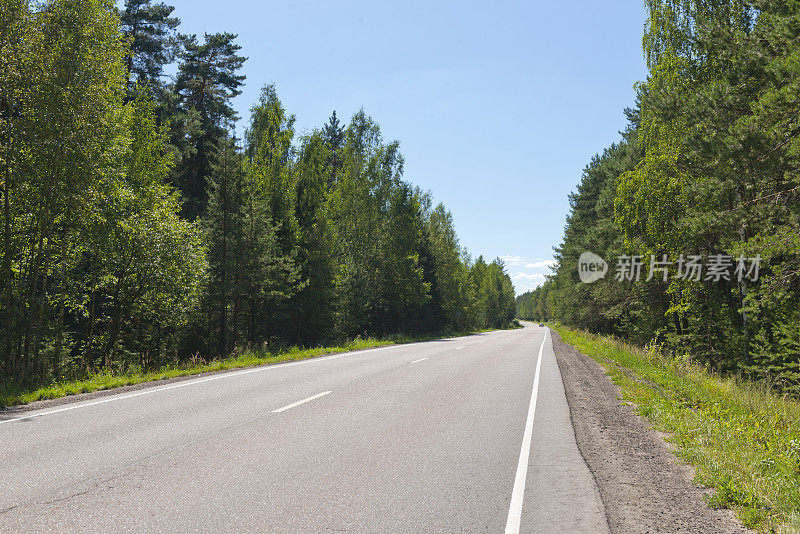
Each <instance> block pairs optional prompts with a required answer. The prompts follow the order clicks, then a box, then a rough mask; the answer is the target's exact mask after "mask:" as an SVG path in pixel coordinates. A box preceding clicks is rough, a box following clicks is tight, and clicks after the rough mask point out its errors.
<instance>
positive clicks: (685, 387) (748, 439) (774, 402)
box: [553, 326, 800, 534]
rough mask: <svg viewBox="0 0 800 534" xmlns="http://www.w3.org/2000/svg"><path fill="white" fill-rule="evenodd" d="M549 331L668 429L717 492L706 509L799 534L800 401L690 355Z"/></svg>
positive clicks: (698, 475) (678, 449) (702, 480)
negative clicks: (697, 361) (695, 361)
mask: <svg viewBox="0 0 800 534" xmlns="http://www.w3.org/2000/svg"><path fill="white" fill-rule="evenodd" d="M553 328H554V329H555V330H556V331H557V332H558V333H559V334H560V335H561V338H562V339H563V340H564V342H565V343H569V344H570V345H572V346H574V347H575V348H576V349H577V350H578V351H580V352H581V353H583V354H585V355H587V356H589V357H591V358H593V359H594V360H596V361H597V362H598V363H600V364H601V365H602V366H603V367H604V368H605V369H606V371H607V373H608V374H609V376H610V377H611V379H612V380H613V381H614V382H615V383H616V384H617V385H618V386H619V387H620V388H621V390H622V395H623V398H624V400H625V401H628V402H631V403H633V404H634V405H635V406H636V408H637V410H638V412H639V414H641V415H642V416H643V417H645V418H646V419H648V420H649V421H651V422H652V423H653V425H654V427H655V428H657V429H658V430H661V431H662V432H665V433H667V434H668V436H669V437H668V441H669V442H671V443H672V444H674V446H675V447H674V450H675V453H676V454H677V456H678V457H679V458H681V459H682V460H683V461H685V462H686V463H688V464H690V465H692V466H694V467H695V482H696V483H698V484H702V485H705V486H708V487H710V488H713V489H714V494H713V495H711V496H710V497H709V498H708V504H709V505H710V506H712V507H717V508H732V509H734V510H735V511H736V514H737V516H738V517H739V519H740V520H741V521H742V523H743V524H744V525H745V526H747V527H750V528H754V529H756V530H758V531H760V532H776V533H782V534H783V533H798V532H800V402H798V401H796V400H793V399H790V398H786V397H782V396H780V395H778V394H776V393H775V392H774V391H771V390H770V389H769V388H768V387H767V386H764V385H761V384H755V383H751V382H746V381H743V380H741V379H740V378H737V377H721V376H718V375H715V374H713V373H710V372H708V371H707V370H705V369H704V368H701V367H699V366H697V365H695V364H693V363H692V362H691V361H690V360H689V359H688V358H671V357H669V356H667V355H664V354H661V353H659V352H657V351H652V350H645V349H642V348H638V347H634V346H631V345H629V344H626V343H623V342H621V341H619V340H616V339H613V338H607V337H601V336H596V335H593V334H587V333H583V332H576V331H574V330H571V329H568V328H565V327H562V326H554V327H553Z"/></svg>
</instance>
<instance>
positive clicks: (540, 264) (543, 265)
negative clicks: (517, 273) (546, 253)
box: [525, 260, 556, 269]
mask: <svg viewBox="0 0 800 534" xmlns="http://www.w3.org/2000/svg"><path fill="white" fill-rule="evenodd" d="M555 264H556V260H534V262H533V263H529V264H527V265H526V266H525V268H526V269H549V268H550V267H552V266H553V265H555Z"/></svg>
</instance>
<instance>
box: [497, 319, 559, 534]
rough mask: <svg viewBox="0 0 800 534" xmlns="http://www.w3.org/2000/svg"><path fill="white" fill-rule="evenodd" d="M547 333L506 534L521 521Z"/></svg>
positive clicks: (516, 530) (515, 533) (512, 533)
mask: <svg viewBox="0 0 800 534" xmlns="http://www.w3.org/2000/svg"><path fill="white" fill-rule="evenodd" d="M548 331H549V329H548V330H545V332H544V338H543V339H542V346H541V347H539V359H538V360H537V361H536V374H535V375H534V377H533V391H532V392H531V403H530V406H529V407H528V420H527V421H525V433H524V434H523V436H522V449H521V450H520V452H519V463H518V464H517V475H516V477H515V478H514V491H513V492H512V493H511V506H510V507H509V509H508V520H507V521H506V534H518V533H519V528H520V521H521V520H522V500H523V498H524V497H525V479H526V478H527V476H528V458H529V457H530V453H531V439H532V437H533V417H534V414H535V413H536V397H537V395H538V394H539V373H540V371H541V368H542V353H543V352H544V343H545V341H547V332H548Z"/></svg>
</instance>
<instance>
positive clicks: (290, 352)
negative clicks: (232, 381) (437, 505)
mask: <svg viewBox="0 0 800 534" xmlns="http://www.w3.org/2000/svg"><path fill="white" fill-rule="evenodd" d="M510 328H515V326H513V325H512V326H510ZM488 331H490V330H481V331H477V332H440V333H437V334H429V335H424V336H401V335H396V336H391V337H387V338H382V339H375V338H367V339H360V338H359V339H355V340H353V341H350V342H348V343H345V344H342V345H338V346H329V347H315V348H310V349H308V348H299V347H291V348H287V349H280V350H275V351H266V350H265V351H245V352H241V353H239V354H234V355H232V356H230V357H228V358H224V359H218V360H213V361H211V362H204V361H202V360H200V361H198V362H193V363H186V364H184V365H180V366H168V367H163V368H161V369H158V370H156V371H150V372H128V373H122V374H118V373H113V372H110V371H102V372H99V373H97V374H94V375H91V376H89V377H87V378H85V379H83V380H72V381H63V382H57V383H54V384H51V385H48V386H45V387H38V388H31V389H24V388H19V387H9V386H5V387H0V407H3V406H17V405H20V404H28V403H29V402H34V401H38V400H45V399H57V398H61V397H67V396H69V395H77V394H79V393H91V392H93V391H100V390H105V389H114V388H119V387H123V386H130V385H133V384H142V383H144V382H155V381H159V380H167V379H170V378H176V377H180V376H189V375H197V374H202V373H210V372H215V371H224V370H226V369H237V368H243V367H256V366H260V365H270V364H276V363H282V362H288V361H296V360H306V359H309V358H317V357H319V356H325V355H329V354H337V353H341V352H350V351H354V350H363V349H370V348H375V347H382V346H386V345H399V344H404V343H414V342H418V341H430V340H434V339H441V338H445V337H460V336H468V335H471V334H476V333H480V332H488Z"/></svg>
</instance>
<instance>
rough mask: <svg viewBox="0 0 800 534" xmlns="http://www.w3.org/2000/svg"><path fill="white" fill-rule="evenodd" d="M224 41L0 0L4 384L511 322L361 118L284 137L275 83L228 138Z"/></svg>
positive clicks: (112, 5)
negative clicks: (242, 352)
mask: <svg viewBox="0 0 800 534" xmlns="http://www.w3.org/2000/svg"><path fill="white" fill-rule="evenodd" d="M236 39H237V37H236V35H233V34H231V33H225V32H221V33H206V34H204V35H203V36H200V37H198V36H197V35H185V34H182V33H181V32H180V20H179V18H178V17H177V16H176V14H175V13H174V8H173V7H171V6H169V5H166V4H164V3H156V2H154V1H153V0H127V1H125V2H124V4H120V5H119V6H118V5H117V3H116V2H114V1H113V0H49V1H44V2H32V1H29V0H0V173H1V174H0V180H2V182H1V183H2V229H1V230H0V234H1V235H2V237H0V256H2V263H0V301H1V302H2V317H0V340H1V341H0V343H2V345H0V353H2V358H1V359H0V381H2V382H3V383H4V385H8V384H16V385H19V386H25V387H34V386H36V385H38V384H48V383H51V382H54V381H59V380H69V379H80V378H81V377H85V376H89V375H91V374H92V373H96V372H99V371H100V370H105V371H108V372H114V373H125V372H130V371H131V370H140V371H146V370H148V369H154V368H159V367H160V366H165V365H178V364H181V363H185V362H187V361H192V360H193V359H196V358H205V359H207V360H209V359H213V358H222V357H225V356H227V355H228V354H231V353H232V352H234V351H236V350H239V349H241V348H255V349H258V348H259V347H269V346H274V345H290V344H294V345H299V346H318V345H320V344H324V343H327V342H334V341H337V340H346V339H352V338H355V337H358V336H384V335H391V334H395V333H406V334H423V333H437V332H446V331H451V332H455V331H458V332H464V331H473V330H476V329H485V328H497V327H504V326H506V325H507V324H509V322H510V321H512V320H513V319H514V315H515V295H514V289H513V286H512V284H511V280H510V278H509V276H508V275H507V274H506V271H505V266H504V265H503V263H502V262H501V261H499V260H495V261H492V262H487V261H485V260H484V259H483V257H478V258H477V259H473V258H471V257H470V255H469V254H468V253H467V251H466V250H464V249H463V248H462V247H461V245H460V244H459V239H458V236H457V235H456V232H455V228H454V223H453V217H452V215H451V213H450V212H449V211H448V210H447V209H446V208H445V207H444V206H443V205H442V204H436V205H435V203H434V201H433V199H432V195H431V194H430V193H428V192H425V191H421V190H420V189H419V188H417V187H415V186H413V185H412V184H411V183H410V182H408V181H407V180H406V179H405V177H404V172H403V170H404V159H403V155H402V153H401V151H400V145H399V143H398V142H397V141H388V140H386V139H384V137H383V135H382V134H381V129H380V126H379V125H378V124H377V123H376V122H375V121H374V120H373V119H372V118H370V117H369V116H368V115H367V114H366V113H365V112H364V111H359V112H357V113H355V114H354V115H353V116H352V117H351V118H350V119H349V121H348V122H346V123H343V122H340V119H339V117H337V115H336V112H335V111H334V112H333V113H332V114H331V116H330V119H329V120H328V121H327V123H325V124H324V125H322V126H320V127H319V128H317V129H315V130H313V131H312V132H310V133H303V134H300V133H298V132H297V131H296V129H295V115H293V114H291V113H290V112H289V111H288V110H286V109H285V107H284V105H283V104H282V102H281V100H280V99H279V97H278V93H277V90H276V87H275V85H272V84H269V85H265V86H264V87H263V90H262V91H261V95H260V98H259V99H258V101H257V102H254V103H252V107H251V109H250V116H249V117H248V118H247V122H246V129H245V130H244V131H245V134H244V135H243V137H241V138H239V137H237V135H236V132H237V129H236V124H237V121H238V120H239V117H238V116H237V114H236V112H235V110H234V108H233V104H232V101H233V99H234V98H235V97H237V96H238V95H239V94H240V92H241V88H242V86H243V84H244V83H245V77H244V75H243V74H242V72H243V66H244V64H245V62H246V57H245V56H244V55H243V51H242V49H241V47H240V46H239V45H238V44H237V43H236ZM168 67H169V69H168ZM166 70H169V71H170V72H172V71H173V70H174V71H175V74H174V75H170V76H167V75H165V71H166Z"/></svg>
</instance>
